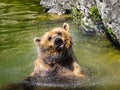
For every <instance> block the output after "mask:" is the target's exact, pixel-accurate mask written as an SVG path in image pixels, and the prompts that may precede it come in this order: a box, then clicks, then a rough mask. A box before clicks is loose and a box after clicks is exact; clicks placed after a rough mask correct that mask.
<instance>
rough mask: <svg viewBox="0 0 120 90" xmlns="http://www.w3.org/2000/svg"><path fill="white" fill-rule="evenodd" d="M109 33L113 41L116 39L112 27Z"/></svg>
mask: <svg viewBox="0 0 120 90" xmlns="http://www.w3.org/2000/svg"><path fill="white" fill-rule="evenodd" d="M108 33H109V35H110V36H111V37H112V38H113V39H116V36H115V35H114V33H113V31H112V28H110V27H109V28H108Z"/></svg>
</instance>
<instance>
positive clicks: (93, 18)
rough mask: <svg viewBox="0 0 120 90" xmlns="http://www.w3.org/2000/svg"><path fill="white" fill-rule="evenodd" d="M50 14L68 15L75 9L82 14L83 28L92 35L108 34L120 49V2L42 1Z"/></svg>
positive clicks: (117, 0) (97, 0)
mask: <svg viewBox="0 0 120 90" xmlns="http://www.w3.org/2000/svg"><path fill="white" fill-rule="evenodd" d="M40 4H41V5H43V6H44V7H45V8H46V9H47V11H48V12H49V13H55V14H58V15H61V14H65V13H68V11H69V10H72V9H73V8H74V7H75V8H77V9H78V10H79V12H80V13H82V19H81V27H83V29H84V31H85V32H87V33H88V34H89V33H92V34H97V33H99V34H100V35H101V33H103V32H106V33H107V36H108V38H109V39H110V40H111V41H112V42H113V43H114V44H115V45H117V46H119V47H120V30H119V29H120V0H41V1H40Z"/></svg>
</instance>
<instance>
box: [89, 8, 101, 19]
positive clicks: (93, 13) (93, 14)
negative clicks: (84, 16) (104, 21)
mask: <svg viewBox="0 0 120 90" xmlns="http://www.w3.org/2000/svg"><path fill="white" fill-rule="evenodd" d="M90 15H91V17H92V19H93V20H97V21H99V20H101V16H100V14H99V11H98V9H97V7H95V6H92V7H91V8H90Z"/></svg>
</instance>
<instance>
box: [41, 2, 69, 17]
mask: <svg viewBox="0 0 120 90" xmlns="http://www.w3.org/2000/svg"><path fill="white" fill-rule="evenodd" d="M40 5H43V6H44V7H45V8H47V9H48V12H49V13H55V14H58V15H61V14H65V13H66V9H71V6H70V1H69V0H41V2H40Z"/></svg>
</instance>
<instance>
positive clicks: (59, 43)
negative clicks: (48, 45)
mask: <svg viewBox="0 0 120 90" xmlns="http://www.w3.org/2000/svg"><path fill="white" fill-rule="evenodd" d="M55 44H56V45H62V44H63V41H62V39H61V38H56V39H55Z"/></svg>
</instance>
